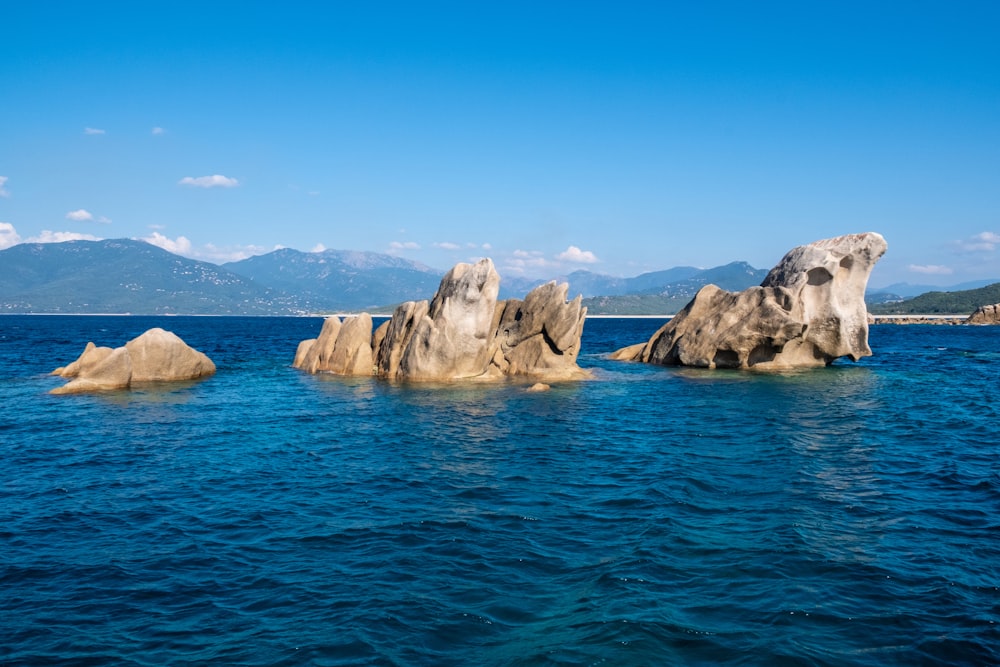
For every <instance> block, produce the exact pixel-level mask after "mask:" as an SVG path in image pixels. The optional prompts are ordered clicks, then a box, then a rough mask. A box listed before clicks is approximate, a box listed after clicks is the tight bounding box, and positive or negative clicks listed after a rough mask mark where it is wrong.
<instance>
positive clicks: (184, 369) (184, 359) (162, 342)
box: [125, 328, 215, 382]
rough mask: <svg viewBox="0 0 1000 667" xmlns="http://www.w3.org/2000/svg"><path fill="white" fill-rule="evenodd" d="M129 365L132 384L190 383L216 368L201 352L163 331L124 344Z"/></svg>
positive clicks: (143, 335) (209, 373) (152, 332)
mask: <svg viewBox="0 0 1000 667" xmlns="http://www.w3.org/2000/svg"><path fill="white" fill-rule="evenodd" d="M125 349H126V350H127V351H128V355H129V358H130V359H131V363H132V382H171V381H175V380H193V379H195V378H200V377H202V376H205V375H211V374H212V373H214V372H215V364H214V363H212V360H211V359H209V358H208V357H207V356H206V355H205V354H204V353H203V352H199V351H198V350H195V349H194V348H192V347H190V346H189V345H188V344H187V343H185V342H184V341H183V340H181V338H180V337H179V336H178V335H177V334H175V333H173V332H171V331H165V330H163V329H159V328H156V329H150V330H149V331H147V332H145V333H144V334H142V335H141V336H139V337H138V338H135V339H133V340H130V341H129V342H127V343H125Z"/></svg>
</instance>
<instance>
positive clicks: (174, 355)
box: [50, 328, 215, 394]
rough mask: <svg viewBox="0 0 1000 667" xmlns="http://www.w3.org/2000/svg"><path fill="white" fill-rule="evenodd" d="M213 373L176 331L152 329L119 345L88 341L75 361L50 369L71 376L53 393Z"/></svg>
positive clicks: (204, 358) (202, 356)
mask: <svg viewBox="0 0 1000 667" xmlns="http://www.w3.org/2000/svg"><path fill="white" fill-rule="evenodd" d="M213 373H215V364H214V363H212V360H211V359H209V358H208V357H207V356H206V355H205V354H204V353H202V352H199V351H198V350H195V349H194V348H192V347H190V346H189V345H187V343H185V342H184V341H183V340H181V339H180V337H178V336H177V335H176V334H174V333H172V332H170V331H165V330H163V329H159V328H155V329H150V330H148V331H146V332H145V333H144V334H142V335H141V336H139V337H137V338H134V339H133V340H130V341H129V342H127V343H125V345H124V346H122V347H118V348H110V347H97V346H96V345H94V343H92V342H91V343H87V346H86V347H85V348H84V350H83V354H81V355H80V356H79V358H77V360H76V361H74V362H72V363H70V364H69V365H67V366H64V367H62V368H57V369H56V370H54V371H52V375H58V376H60V377H64V378H70V382H69V383H67V384H65V385H63V386H62V387H57V388H55V389H53V390H52V391H51V392H50V393H52V394H79V393H85V392H92V391H109V390H114V389H127V388H129V387H131V386H132V385H133V384H135V383H141V382H171V381H178V380H193V379H196V378H200V377H204V376H206V375H212V374H213Z"/></svg>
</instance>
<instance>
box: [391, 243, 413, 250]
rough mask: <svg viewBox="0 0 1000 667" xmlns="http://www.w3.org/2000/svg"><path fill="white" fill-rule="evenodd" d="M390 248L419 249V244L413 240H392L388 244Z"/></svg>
mask: <svg viewBox="0 0 1000 667" xmlns="http://www.w3.org/2000/svg"><path fill="white" fill-rule="evenodd" d="M389 249H390V250H420V244H419V243H415V242H413V241H405V242H400V241H393V242H392V243H390V244H389Z"/></svg>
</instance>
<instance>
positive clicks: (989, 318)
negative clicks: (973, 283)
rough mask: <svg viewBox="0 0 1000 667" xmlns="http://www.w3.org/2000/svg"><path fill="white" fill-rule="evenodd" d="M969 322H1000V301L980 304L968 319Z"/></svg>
mask: <svg viewBox="0 0 1000 667" xmlns="http://www.w3.org/2000/svg"><path fill="white" fill-rule="evenodd" d="M966 322H968V323H969V324H1000V303H994V304H992V305H989V306H979V308H976V312H974V313H972V314H971V315H969V319H968V320H966Z"/></svg>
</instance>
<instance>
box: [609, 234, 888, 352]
mask: <svg viewBox="0 0 1000 667" xmlns="http://www.w3.org/2000/svg"><path fill="white" fill-rule="evenodd" d="M886 248H887V245H886V242H885V239H883V238H882V236H881V235H879V234H876V233H874V232H869V233H865V234H850V235H847V236H839V237H836V238H832V239H825V240H822V241H816V242H815V243H810V244H808V245H804V246H799V247H798V248H794V249H793V250H791V251H790V252H789V253H788V254H786V255H785V257H784V258H783V259H782V260H781V261H780V262H779V263H778V265H777V266H775V267H774V268H773V269H771V271H770V272H769V273H768V274H767V276H766V277H765V278H764V281H763V282H762V283H761V284H760V286H759V287H751V288H750V289H747V290H744V291H742V292H727V291H725V290H722V289H720V288H718V287H716V286H715V285H706V286H705V287H703V288H702V289H701V290H700V291H699V292H698V294H696V295H695V297H694V299H693V300H692V301H691V303H689V304H688V305H687V306H686V307H685V308H684V309H683V310H682V311H681V312H680V313H678V314H677V315H676V316H675V317H674V318H673V319H671V320H670V321H669V322H668V323H667V324H665V325H664V326H663V327H661V328H660V330H659V331H657V332H656V333H655V334H654V335H653V337H652V338H650V340H649V341H648V342H646V343H645V344H639V345H633V346H630V347H627V348H623V349H621V350H619V351H618V352H616V353H614V354H613V355H612V357H613V358H615V359H622V360H634V361H644V362H647V363H653V364H662V365H678V366H699V367H704V368H757V369H783V368H799V367H808V366H823V365H827V364H829V363H830V362H832V361H833V360H834V359H837V358H839V357H849V358H850V359H852V360H855V361H857V360H858V359H860V358H861V357H866V356H870V355H871V353H872V351H871V348H870V347H869V346H868V311H867V308H866V307H865V300H864V296H865V288H866V286H867V284H868V277H869V275H870V274H871V270H872V268H873V267H874V266H875V263H876V262H877V261H878V260H879V258H881V257H882V255H883V254H885V251H886Z"/></svg>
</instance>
